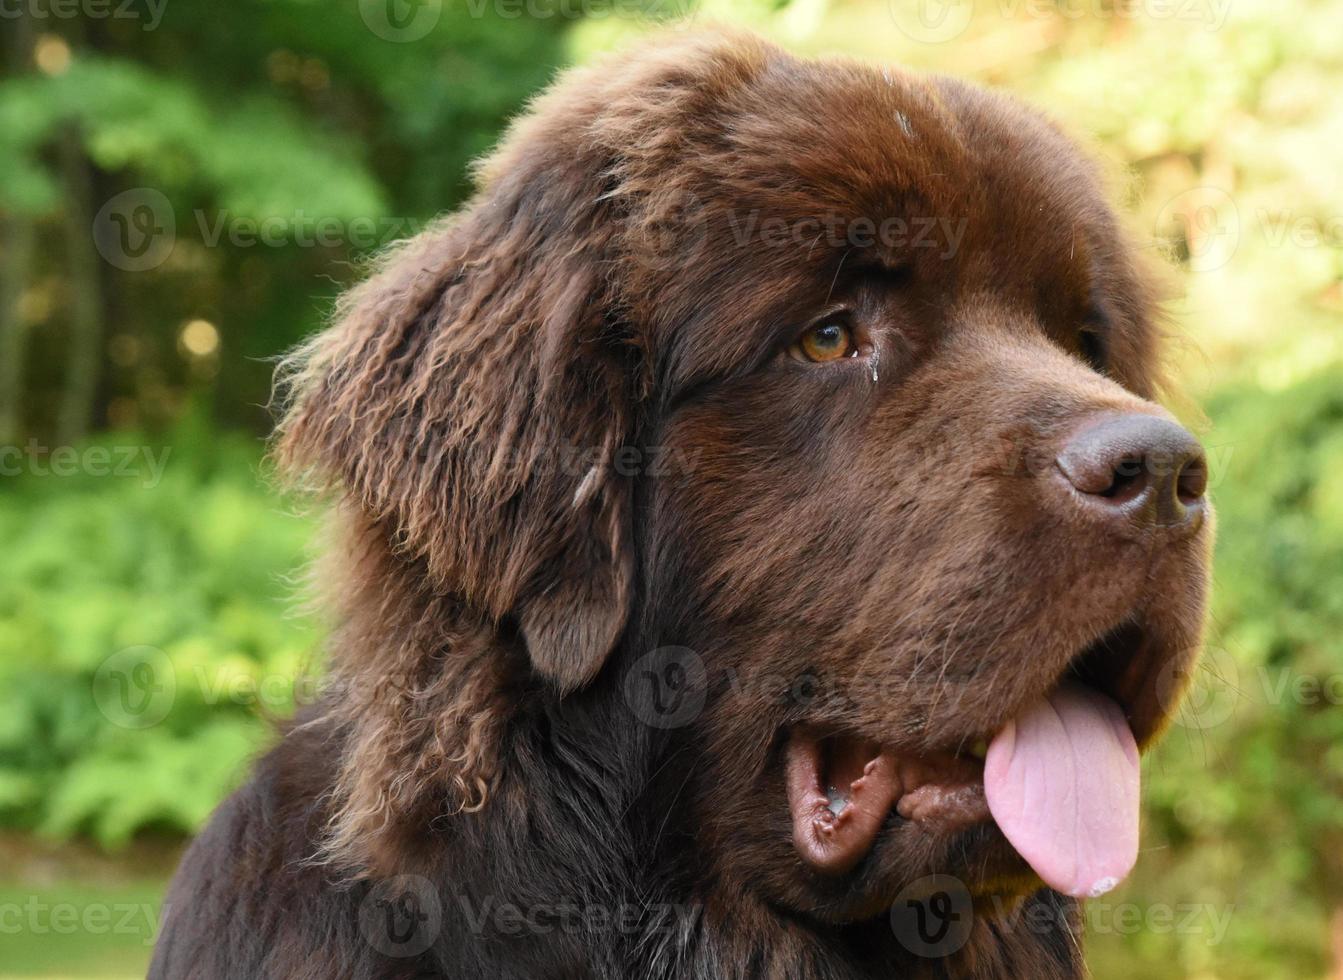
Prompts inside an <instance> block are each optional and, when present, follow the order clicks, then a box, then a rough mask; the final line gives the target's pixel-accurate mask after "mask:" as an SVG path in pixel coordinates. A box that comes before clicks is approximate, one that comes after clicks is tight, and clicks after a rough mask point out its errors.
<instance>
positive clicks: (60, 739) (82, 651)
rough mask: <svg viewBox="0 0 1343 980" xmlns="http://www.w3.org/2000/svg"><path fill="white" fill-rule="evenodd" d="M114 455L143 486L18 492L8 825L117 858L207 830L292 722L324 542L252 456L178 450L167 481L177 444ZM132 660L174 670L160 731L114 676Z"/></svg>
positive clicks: (6, 671)
mask: <svg viewBox="0 0 1343 980" xmlns="http://www.w3.org/2000/svg"><path fill="white" fill-rule="evenodd" d="M98 445H102V446H106V447H109V449H111V450H112V457H113V459H119V458H122V457H123V455H124V454H125V453H127V452H129V451H130V450H134V451H135V452H137V453H139V454H141V461H140V462H139V463H138V464H136V465H137V469H136V471H135V472H134V473H132V474H130V475H126V476H117V475H115V474H110V475H102V476H98V475H90V474H87V473H86V474H82V475H71V476H50V475H48V476H40V475H31V474H30V475H27V476H24V477H17V478H13V477H10V478H6V481H5V483H4V485H3V493H2V494H0V539H3V540H4V541H5V542H6V560H5V561H4V562H3V563H0V686H3V688H4V690H5V691H6V694H7V698H6V701H7V704H9V705H11V706H12V707H10V708H9V709H7V710H6V711H5V712H4V713H3V714H0V819H3V821H4V822H6V823H9V824H11V825H18V826H24V827H30V828H33V829H36V830H39V831H41V832H43V833H48V834H53V835H58V836H66V835H69V834H72V833H88V834H90V835H92V836H93V837H95V838H96V839H98V840H99V841H101V842H103V843H104V844H107V845H110V846H115V845H118V844H121V843H123V842H125V841H126V840H127V839H128V838H129V837H130V835H132V834H133V833H135V832H136V831H138V830H144V829H151V828H161V829H167V830H171V831H175V832H179V833H187V832H190V831H192V830H194V829H196V828H197V827H199V826H200V824H201V823H202V821H203V820H204V819H205V817H206V816H207V815H208V814H209V812H210V810H211V809H212V808H213V807H214V805H215V803H217V802H218V801H219V799H220V798H221V797H222V796H223V795H224V794H225V793H226V792H227V791H228V790H229V789H231V788H232V786H233V785H234V784H235V783H236V782H237V781H238V780H239V779H240V778H241V777H242V776H243V774H244V772H245V767H246V763H247V761H248V759H249V757H250V756H251V755H252V753H253V752H254V751H255V750H256V749H257V747H258V746H260V745H261V744H263V742H264V740H265V738H266V737H267V729H268V723H267V721H266V718H265V716H267V715H268V714H271V713H274V714H279V715H284V714H288V713H289V712H290V711H291V710H292V707H293V697H292V695H293V688H292V684H291V681H292V678H294V677H295V676H297V675H299V674H300V673H301V672H302V668H303V666H304V664H305V662H306V659H305V658H306V657H307V656H308V655H309V654H310V653H311V651H312V649H313V647H314V641H315V637H314V631H313V628H312V625H311V624H310V623H309V622H308V621H307V620H305V619H303V618H301V617H298V616H296V615H294V613H293V603H292V601H291V599H292V596H291V592H292V588H291V584H290V579H291V576H292V575H293V574H294V573H296V572H297V571H298V570H299V569H300V568H301V566H302V563H303V556H304V543H305V540H306V535H307V533H308V527H307V525H306V523H305V522H303V521H301V520H298V519H296V518H294V517H293V516H290V515H288V514H286V513H285V512H284V511H283V509H282V508H281V505H280V504H279V503H278V502H277V501H276V500H275V499H274V498H273V497H272V496H270V495H268V494H267V492H266V490H265V489H264V488H263V487H262V486H261V485H260V484H259V483H258V480H257V478H256V476H255V473H254V471H255V468H256V466H257V459H258V451H257V448H256V446H255V445H254V444H253V443H252V442H251V441H250V440H247V439H242V438H236V437H235V438H228V439H223V440H220V441H219V442H218V443H216V444H215V445H213V446H202V445H195V446H193V445H192V444H191V443H190V442H189V441H187V442H184V441H183V440H181V439H180V437H179V438H177V439H174V440H172V445H173V451H172V452H171V453H170V454H169V456H168V457H167V460H166V465H165V466H164V467H163V470H162V478H161V479H160V480H158V481H157V482H155V479H154V476H153V474H152V472H151V470H150V467H149V465H148V464H146V463H144V462H143V453H144V452H145V450H146V448H148V449H149V450H150V451H151V452H153V453H154V454H155V455H156V456H158V454H160V453H162V452H163V451H164V450H165V449H166V448H167V444H163V443H157V444H156V443H155V442H153V441H149V442H146V441H145V440H144V438H143V437H142V436H138V435H135V434H130V433H122V434H117V435H112V436H108V437H106V438H105V439H103V440H100V442H99V443H98ZM183 446H186V447H190V448H188V449H183V448H182V447H183ZM86 448H87V447H86ZM159 458H160V459H161V457H159ZM126 650H130V651H131V653H130V654H129V658H130V662H131V663H132V664H133V663H135V662H138V661H140V660H145V659H146V658H148V660H149V662H150V663H151V664H153V665H155V666H157V665H159V664H168V665H170V671H169V672H168V673H169V674H170V675H171V677H170V680H169V678H168V674H164V673H163V672H162V671H160V675H161V676H156V678H155V680H156V681H158V682H160V683H162V682H164V681H165V680H169V683H170V684H171V686H172V691H171V692H170V693H169V694H168V695H166V701H164V702H160V703H159V705H156V706H155V708H156V710H157V709H158V708H159V707H160V706H161V707H162V708H163V709H166V714H165V717H163V718H162V720H161V721H158V722H156V723H154V724H151V725H148V726H147V727H126V725H125V722H126V721H127V719H125V718H122V717H121V716H120V715H119V714H118V712H117V710H116V703H115V700H113V699H114V698H115V695H116V692H115V690H112V689H108V687H107V683H106V682H107V677H106V676H100V675H99V669H100V667H103V665H105V664H108V662H109V658H111V657H113V656H114V655H116V654H118V651H126ZM122 656H123V659H125V657H126V656H127V655H125V654H123V655H122ZM159 658H161V659H159ZM113 666H115V665H113ZM107 670H108V668H106V667H104V671H103V674H104V675H106V673H107ZM147 717H148V716H147ZM129 721H130V722H131V723H132V724H137V719H135V718H133V717H132V718H130V719H129Z"/></svg>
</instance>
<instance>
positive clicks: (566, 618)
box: [277, 124, 639, 690]
mask: <svg viewBox="0 0 1343 980" xmlns="http://www.w3.org/2000/svg"><path fill="white" fill-rule="evenodd" d="M569 142H571V141H566V140H564V139H562V138H561V136H560V135H559V134H558V133H556V132H551V131H546V130H544V129H543V127H542V126H540V125H539V124H538V125H535V126H533V127H532V128H531V129H528V130H526V131H524V132H521V133H518V132H515V134H514V137H513V139H512V140H511V141H510V143H509V144H508V145H506V146H505V149H504V151H502V152H501V154H500V155H499V156H497V157H496V158H495V159H494V161H493V162H492V164H491V165H490V168H491V173H490V174H488V175H487V178H486V185H485V188H484V190H483V191H482V192H481V193H480V194H479V195H478V196H477V198H476V199H475V200H474V202H473V203H472V204H471V205H470V206H469V207H468V208H467V209H466V210H465V211H464V212H463V213H462V214H461V215H459V216H458V217H457V218H456V219H454V220H448V221H446V222H444V223H442V224H440V225H438V226H436V227H434V228H432V229H430V230H428V231H426V232H424V233H423V234H421V235H420V236H419V237H417V238H416V239H414V240H412V241H411V242H409V243H408V244H406V245H404V246H402V247H401V248H400V249H398V250H396V251H394V252H393V253H391V254H390V255H389V256H387V257H385V258H384V259H383V261H382V262H381V263H380V268H379V270H378V271H377V272H376V274H375V275H374V276H373V277H372V278H371V279H370V280H369V281H367V282H366V283H365V284H364V285H362V286H359V287H357V288H356V289H354V290H353V291H351V292H350V293H349V294H348V295H347V296H346V297H345V298H344V299H343V300H342V301H341V303H340V305H339V308H338V311H337V318H336V322H335V324H334V325H333V326H332V327H331V328H330V329H328V330H327V331H326V332H325V333H323V334H321V335H319V336H318V337H317V338H316V339H315V340H314V341H313V342H311V343H310V344H309V345H307V346H306V347H304V348H302V349H301V350H299V351H298V352H296V353H295V354H294V355H293V356H291V358H290V359H289V361H288V365H287V367H286V368H285V369H284V371H283V372H282V377H283V378H284V384H285V387H286V397H287V402H288V406H287V412H286V415H285V417H284V418H283V420H282V422H281V425H280V429H279V439H278V443H277V448H278V455H279V458H280V461H281V464H282V465H283V466H285V467H286V468H287V469H288V470H289V471H290V472H300V473H302V474H305V475H308V476H310V477H312V479H310V480H308V481H306V482H308V483H310V484H313V483H315V484H316V487H317V488H319V489H321V488H326V489H330V488H336V489H337V490H338V492H340V493H342V494H344V496H345V498H346V501H347V503H349V504H352V505H354V506H356V507H357V508H358V509H359V510H360V511H361V512H362V513H363V514H365V515H366V516H367V517H368V518H369V519H370V520H372V521H373V522H375V523H377V524H379V525H381V526H384V527H385V528H386V531H387V534H388V535H389V536H390V538H391V539H392V542H393V544H394V547H395V550H396V552H397V553H398V554H400V555H402V556H404V557H405V558H407V559H408V560H415V561H417V562H422V563H423V565H424V567H425V568H427V570H428V574H429V576H430V577H431V579H432V584H433V586H434V588H435V589H436V590H438V591H441V592H442V593H444V594H450V595H454V596H457V597H460V598H461V599H462V600H463V601H464V602H465V603H466V604H467V605H468V606H469V607H471V608H474V609H477V610H479V611H481V612H482V613H483V614H484V615H486V616H487V617H488V618H489V619H491V620H493V621H494V622H496V623H501V622H505V621H507V622H510V623H513V624H515V625H516V627H517V629H518V632H519V633H520V634H521V636H522V638H523V640H524V641H525V644H526V648H527V651H528V654H529V656H530V658H531V662H532V664H533V666H534V668H535V669H536V670H537V671H538V672H539V673H540V674H542V675H543V676H545V677H547V678H548V679H550V680H551V681H552V682H553V683H554V684H555V685H557V687H558V688H560V689H561V690H572V689H574V688H577V687H579V686H581V685H583V684H585V683H586V682H588V681H589V680H591V678H592V677H593V676H594V675H595V674H596V672H597V671H598V670H599V668H600V667H601V665H602V663H603V661H604V659H605V658H606V656H607V654H608V653H609V651H610V650H611V648H612V647H613V646H614V644H615V643H616V641H617V639H618V638H619V636H620V633H621V631H622V630H623V628H624V625H625V621H626V618H627V614H628V607H629V601H630V580H631V575H632V561H631V556H630V549H629V543H628V534H629V528H628V525H629V509H630V501H629V494H630V488H629V486H628V483H629V481H628V480H627V479H621V478H619V477H618V476H617V475H616V474H615V473H614V471H613V469H612V461H613V458H614V457H615V455H616V452H617V449H618V447H619V446H620V445H621V444H622V443H623V442H624V441H625V440H626V439H627V437H628V434H629V431H630V426H631V412H632V399H633V389H634V387H635V385H636V381H635V376H636V375H637V373H638V367H639V365H638V357H637V351H636V350H635V348H634V347H633V346H632V345H630V344H629V343H627V342H626V339H625V338H624V337H623V336H622V331H621V327H620V324H619V321H618V320H617V319H616V317H615V315H614V300H613V297H612V296H611V295H610V291H609V289H608V287H607V284H606V282H605V280H604V277H603V267H604V263H605V262H607V261H608V260H609V255H610V251H611V249H612V247H613V243H612V236H613V235H614V234H615V228H616V227H617V226H618V224H619V222H618V220H617V219H616V216H615V215H613V214H612V213H611V207H612V205H611V203H610V202H609V201H603V200H602V199H601V195H600V194H599V193H598V189H596V188H594V186H593V182H594V179H595V177H594V175H596V174H600V173H601V172H602V168H603V166H604V165H605V161H602V160H600V159H593V158H592V156H591V155H589V157H588V158H586V159H585V158H584V156H583V155H582V154H581V153H578V152H575V151H574V148H573V147H572V146H571V145H568V144H569Z"/></svg>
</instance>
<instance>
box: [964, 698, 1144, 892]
mask: <svg viewBox="0 0 1343 980" xmlns="http://www.w3.org/2000/svg"><path fill="white" fill-rule="evenodd" d="M984 794H985V796H986V797H987V798H988V802H989V810H990V812H992V814H993V819H994V820H996V821H997V822H998V826H999V828H1001V829H1002V832H1003V834H1004V835H1006V837H1007V839H1008V840H1009V841H1011V842H1012V846H1013V847H1015V848H1016V849H1017V853H1019V854H1020V855H1021V856H1022V857H1023V858H1025V859H1026V862H1027V863H1028V864H1029V865H1030V866H1031V867H1032V868H1034V869H1035V873H1036V874H1038V875H1039V876H1040V877H1041V878H1043V879H1044V882H1045V884H1047V885H1049V886H1050V887H1051V888H1053V889H1055V890H1057V891H1060V892H1063V893H1064V894H1065V895H1072V896H1074V897H1077V898H1082V897H1088V896H1089V897H1095V896H1096V895H1101V894H1104V893H1105V892H1107V891H1109V890H1110V889H1111V888H1113V887H1114V886H1115V885H1117V884H1119V882H1120V880H1121V879H1122V878H1124V876H1126V875H1127V874H1128V873H1129V871H1130V870H1131V869H1132V868H1133V862H1134V861H1135V860H1137V857H1138V747H1137V745H1136V744H1135V743H1134V741H1133V732H1132V731H1131V730H1130V729H1129V726H1128V722H1127V721H1125V720H1124V715H1123V713H1122V712H1121V711H1120V710H1119V705H1117V704H1115V703H1114V702H1113V701H1112V700H1110V699H1109V698H1107V697H1105V696H1104V695H1102V694H1099V693H1098V692H1096V691H1093V690H1091V689H1089V688H1084V687H1077V686H1073V685H1064V686H1062V687H1060V688H1059V689H1058V690H1056V691H1054V692H1053V693H1052V694H1050V695H1049V696H1048V697H1047V698H1042V699H1041V700H1039V701H1037V702H1036V703H1035V704H1033V705H1031V706H1030V707H1028V708H1026V710H1025V711H1023V712H1022V713H1021V714H1020V715H1018V716H1017V717H1016V718H1015V719H1013V720H1012V721H1009V722H1008V723H1007V725H1006V726H1005V727H1004V728H1003V730H1002V731H1001V732H999V733H998V734H997V736H995V737H994V739H993V741H992V743H990V745H989V752H988V756H987V758H986V759H985V762H984Z"/></svg>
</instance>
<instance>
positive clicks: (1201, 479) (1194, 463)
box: [1175, 453, 1208, 507]
mask: <svg viewBox="0 0 1343 980" xmlns="http://www.w3.org/2000/svg"><path fill="white" fill-rule="evenodd" d="M1207 492H1208V460H1207V458H1206V457H1205V456H1204V455H1203V454H1202V453H1199V454H1198V455H1197V456H1196V457H1195V458H1193V459H1191V460H1189V462H1187V463H1185V465H1184V468H1183V469H1182V470H1180V475H1179V477H1178V479H1177V480H1176V482H1175V495H1176V496H1177V497H1178V498H1179V499H1180V503H1182V504H1184V505H1185V506H1186V507H1192V506H1193V505H1194V504H1196V503H1198V502H1199V501H1200V500H1202V499H1203V497H1204V495H1205V494H1206V493H1207Z"/></svg>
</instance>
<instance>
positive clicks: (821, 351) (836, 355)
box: [793, 319, 858, 364]
mask: <svg viewBox="0 0 1343 980" xmlns="http://www.w3.org/2000/svg"><path fill="white" fill-rule="evenodd" d="M793 347H794V350H796V351H797V353H798V354H799V355H800V356H801V357H803V358H804V359H806V360H808V361H814V362H815V363H817V364H825V363H826V362H828V361H838V360H842V359H843V358H846V357H854V356H856V355H857V353H858V345H857V344H855V343H854V342H853V330H852V329H851V328H850V327H849V325H848V324H847V323H845V322H844V321H843V320H840V319H832V320H824V321H822V322H821V323H818V324H816V326H814V327H808V328H807V332H806V333H804V334H803V335H802V336H801V337H799V338H798V340H797V343H796V344H794V345H793Z"/></svg>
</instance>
